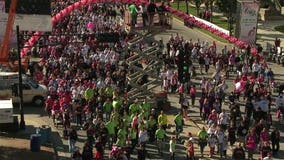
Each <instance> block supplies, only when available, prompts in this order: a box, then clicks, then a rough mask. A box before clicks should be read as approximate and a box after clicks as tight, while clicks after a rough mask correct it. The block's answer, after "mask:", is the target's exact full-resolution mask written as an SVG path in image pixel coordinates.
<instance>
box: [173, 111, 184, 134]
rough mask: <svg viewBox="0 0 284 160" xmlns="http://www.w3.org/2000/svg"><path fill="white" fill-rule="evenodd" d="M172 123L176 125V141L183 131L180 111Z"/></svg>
mask: <svg viewBox="0 0 284 160" xmlns="http://www.w3.org/2000/svg"><path fill="white" fill-rule="evenodd" d="M174 122H175V125H176V131H175V132H176V139H178V138H179V134H180V133H181V132H182V131H183V117H182V112H181V111H180V112H179V113H178V114H177V115H176V116H175V118H174Z"/></svg>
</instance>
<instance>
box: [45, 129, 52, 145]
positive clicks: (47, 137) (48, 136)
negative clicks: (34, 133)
mask: <svg viewBox="0 0 284 160" xmlns="http://www.w3.org/2000/svg"><path fill="white" fill-rule="evenodd" d="M44 127H45V129H46V132H47V134H46V141H47V142H49V140H50V136H51V127H50V126H44Z"/></svg>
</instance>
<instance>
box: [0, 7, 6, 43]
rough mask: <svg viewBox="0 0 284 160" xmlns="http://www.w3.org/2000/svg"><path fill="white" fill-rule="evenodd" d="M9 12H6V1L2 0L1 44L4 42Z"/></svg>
mask: <svg viewBox="0 0 284 160" xmlns="http://www.w3.org/2000/svg"><path fill="white" fill-rule="evenodd" d="M7 21H8V14H6V13H5V1H0V44H1V43H2V42H3V39H4V35H5V30H6V24H7Z"/></svg>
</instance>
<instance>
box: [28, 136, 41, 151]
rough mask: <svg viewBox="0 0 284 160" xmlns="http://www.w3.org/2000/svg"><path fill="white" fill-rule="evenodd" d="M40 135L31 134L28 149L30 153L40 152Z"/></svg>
mask: <svg viewBox="0 0 284 160" xmlns="http://www.w3.org/2000/svg"><path fill="white" fill-rule="evenodd" d="M40 139H41V135H40V134H32V135H31V137H30V141H31V142H30V149H31V151H32V152H39V151H40Z"/></svg>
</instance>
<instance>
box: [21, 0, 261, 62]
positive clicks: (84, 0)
mask: <svg viewBox="0 0 284 160" xmlns="http://www.w3.org/2000/svg"><path fill="white" fill-rule="evenodd" d="M94 3H127V4H128V3H136V4H141V3H146V4H148V3H149V1H148V0H81V1H78V2H75V3H73V4H71V5H69V6H68V7H66V8H64V9H63V10H61V11H60V12H59V13H57V14H56V15H54V16H53V17H52V23H53V24H56V23H57V22H60V21H61V20H62V19H64V18H65V17H66V16H68V15H70V13H71V12H72V11H74V10H76V9H78V8H80V7H83V6H85V5H89V4H94ZM167 9H168V11H169V12H170V13H172V14H174V15H176V16H177V17H180V18H182V19H183V20H186V21H190V22H191V23H193V24H194V25H195V26H197V27H200V28H202V29H205V30H208V31H210V32H211V33H213V34H215V35H217V36H219V37H221V38H223V39H226V40H228V41H229V42H230V43H233V44H235V45H236V46H237V47H240V48H243V47H245V48H247V47H248V44H247V43H245V42H243V41H241V40H239V39H238V38H236V37H233V36H230V35H228V34H226V33H224V32H223V31H221V30H218V29H216V28H214V27H212V26H210V25H208V24H205V23H204V22H202V21H199V20H197V19H195V18H194V17H193V16H191V15H187V14H186V13H183V12H181V11H179V10H176V9H173V8H171V7H170V6H167ZM42 33H43V32H39V31H37V32H35V33H34V35H33V36H32V37H31V38H30V39H29V40H28V41H27V42H26V43H25V46H33V45H34V44H35V42H36V41H37V40H38V39H39V38H40V35H41V34H42ZM29 51H30V48H29V47H28V48H24V49H22V50H21V56H25V55H26V54H27V53H28V52H29ZM251 53H253V54H257V50H256V49H255V48H253V47H252V49H251Z"/></svg>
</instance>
